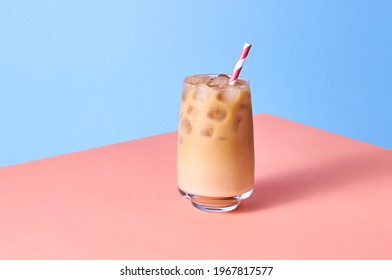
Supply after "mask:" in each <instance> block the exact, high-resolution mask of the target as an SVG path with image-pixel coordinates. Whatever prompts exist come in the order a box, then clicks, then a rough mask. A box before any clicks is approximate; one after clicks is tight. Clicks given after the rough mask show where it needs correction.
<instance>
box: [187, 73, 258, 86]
mask: <svg viewBox="0 0 392 280" xmlns="http://www.w3.org/2000/svg"><path fill="white" fill-rule="evenodd" d="M219 75H222V73H220V74H196V75H189V76H185V78H184V80H183V83H184V84H185V85H187V86H188V87H198V86H199V85H193V84H190V83H187V82H186V79H187V78H189V77H198V76H210V77H211V78H216V77H218V76H219ZM224 75H227V76H229V77H231V74H224ZM238 80H241V81H245V83H244V84H242V85H233V86H234V87H237V88H246V87H249V86H250V81H249V79H247V78H245V77H242V76H239V77H238ZM210 89H211V90H222V89H214V88H212V87H211V88H210Z"/></svg>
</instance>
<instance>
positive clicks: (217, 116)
mask: <svg viewBox="0 0 392 280" xmlns="http://www.w3.org/2000/svg"><path fill="white" fill-rule="evenodd" d="M226 115H227V112H226V111H225V110H224V109H222V108H220V107H214V108H211V109H210V110H209V111H208V113H207V116H208V117H209V118H210V119H213V120H215V121H222V120H224V119H225V118H226Z"/></svg>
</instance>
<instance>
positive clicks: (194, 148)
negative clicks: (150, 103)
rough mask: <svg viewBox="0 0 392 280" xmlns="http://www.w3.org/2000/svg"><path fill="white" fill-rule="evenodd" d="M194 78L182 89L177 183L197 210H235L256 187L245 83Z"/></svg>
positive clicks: (213, 77) (221, 78)
mask: <svg viewBox="0 0 392 280" xmlns="http://www.w3.org/2000/svg"><path fill="white" fill-rule="evenodd" d="M229 79H230V77H229V76H228V75H225V74H220V75H196V76H189V77H186V78H185V80H184V84H183V92H182V102H181V113H180V120H179V128H178V151H177V175H178V177H177V179H178V180H177V182H178V188H179V189H180V192H181V194H182V195H183V196H185V197H186V198H189V199H191V201H192V203H193V204H194V206H196V207H197V208H199V209H201V210H205V211H212V212H225V211H230V210H233V209H235V208H236V207H237V205H238V204H239V202H240V201H241V200H242V199H244V198H247V197H249V195H250V194H251V192H252V189H253V185H254V145H253V115H252V102H251V94H250V86H249V81H248V80H246V79H243V78H239V79H238V80H236V82H235V83H234V85H229Z"/></svg>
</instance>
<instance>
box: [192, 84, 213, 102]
mask: <svg viewBox="0 0 392 280" xmlns="http://www.w3.org/2000/svg"><path fill="white" fill-rule="evenodd" d="M209 98H210V92H209V91H208V88H207V87H197V88H196V89H195V92H194V93H193V99H194V100H195V101H199V102H207V101H208V99H209Z"/></svg>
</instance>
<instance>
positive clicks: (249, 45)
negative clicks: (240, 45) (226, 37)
mask: <svg viewBox="0 0 392 280" xmlns="http://www.w3.org/2000/svg"><path fill="white" fill-rule="evenodd" d="M251 46H252V44H249V43H247V42H245V44H244V48H247V47H251Z"/></svg>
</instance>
